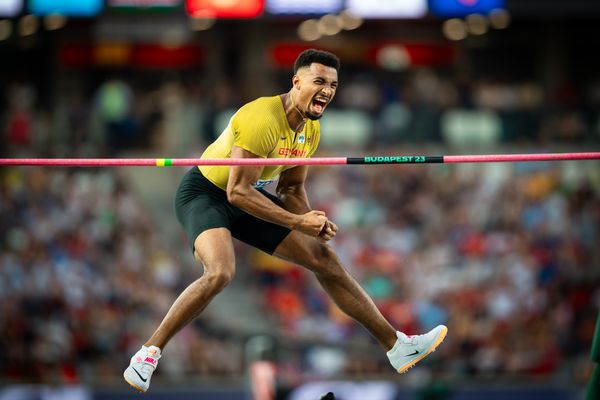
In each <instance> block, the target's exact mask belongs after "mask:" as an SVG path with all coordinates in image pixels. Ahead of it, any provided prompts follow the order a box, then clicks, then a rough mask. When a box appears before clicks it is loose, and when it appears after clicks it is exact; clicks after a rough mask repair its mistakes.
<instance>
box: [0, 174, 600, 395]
mask: <svg viewBox="0 0 600 400" xmlns="http://www.w3.org/2000/svg"><path fill="white" fill-rule="evenodd" d="M599 178H600V176H599V175H598V168H597V164H590V165H588V164H585V165H583V164H577V165H575V164H560V165H558V164H543V165H542V164H535V165H532V164H524V165H509V164H505V165H495V166H489V167H486V168H483V167H472V166H471V167H468V166H462V167H458V166H432V167H424V166H419V167H401V168H399V167H373V168H358V167H347V168H323V167H320V168H315V169H314V170H313V172H312V173H311V176H310V182H309V192H310V193H311V197H312V204H313V206H314V207H315V208H317V209H322V210H325V211H326V212H327V213H328V215H330V216H331V218H332V219H333V220H334V221H336V222H337V223H338V225H339V226H340V232H339V234H338V236H337V237H336V239H335V240H334V242H333V245H334V246H335V248H336V250H337V251H338V252H339V254H340V257H341V258H342V261H343V262H344V263H345V265H347V266H348V268H349V269H350V271H351V272H352V273H353V274H354V275H355V276H356V277H357V278H358V279H359V280H360V282H362V284H363V285H364V287H365V288H366V290H367V291H368V292H369V293H370V294H371V296H372V297H373V298H374V299H375V301H376V302H377V304H378V305H379V306H380V308H381V309H382V311H383V312H384V314H385V315H386V316H387V317H388V318H389V319H390V321H391V322H392V323H393V324H394V325H395V326H397V327H399V328H401V329H403V330H405V331H407V332H409V333H416V332H420V331H423V330H426V329H428V328H430V327H432V326H434V325H436V324H438V323H445V324H446V325H448V326H449V327H450V329H451V330H450V332H451V334H450V335H449V336H448V339H447V341H446V343H444V346H442V347H441V348H440V351H439V352H438V353H437V354H440V356H438V357H436V358H434V359H432V361H430V362H428V363H426V364H424V365H423V366H422V367H421V369H422V370H423V371H436V372H440V373H443V374H444V375H445V376H450V377H453V378H458V379H460V378H465V377H478V376H479V377H486V376H491V374H494V376H496V377H498V376H504V377H511V376H513V377H521V378H523V377H538V376H539V377H542V378H544V377H545V378H548V377H552V378H553V379H556V380H560V381H563V382H571V383H572V382H577V383H584V382H585V379H586V377H587V375H588V374H589V363H588V361H587V357H588V354H589V345H590V343H591V340H592V335H593V331H594V324H595V316H596V315H595V313H596V311H595V310H597V307H598V305H599V303H600V290H599V289H598V288H599V287H600V285H599V271H598V268H597V267H595V266H597V265H598V262H599V259H600V253H599V246H598V241H599V237H600V236H599V235H600V232H599V227H600V180H599ZM0 191H1V192H0V193H1V197H2V202H1V203H0V235H1V237H2V240H1V243H2V245H1V248H0V307H1V308H2V312H0V331H2V332H3V334H2V335H1V337H0V343H2V347H3V348H4V349H5V351H3V352H2V355H1V356H0V378H1V379H3V380H17V381H20V382H22V381H41V382H74V381H75V382H76V381H84V382H90V380H91V382H92V383H104V382H115V381H116V380H117V379H119V377H120V373H121V370H122V366H123V365H126V359H125V358H124V357H126V355H127V354H130V353H131V352H132V350H134V349H135V348H137V346H139V343H140V342H141V341H143V337H144V335H145V334H147V333H149V332H150V330H151V329H152V327H153V326H154V325H155V324H156V322H157V321H158V319H159V318H161V317H162V315H163V314H164V313H165V311H166V310H167V308H168V306H169V305H170V303H171V301H172V300H173V299H174V297H175V296H176V295H177V294H178V293H179V291H180V290H181V289H182V288H183V287H185V285H186V284H187V283H188V282H189V281H190V280H191V279H192V278H193V277H195V276H197V274H198V273H199V270H198V268H197V267H196V266H193V265H192V263H191V256H190V257H185V255H187V254H188V249H187V248H186V246H185V241H184V240H181V241H180V245H181V246H180V247H177V246H168V245H166V244H165V243H166V242H165V240H164V239H163V238H162V237H161V233H160V228H159V226H158V225H157V223H156V222H155V221H154V220H153V216H152V215H150V213H149V212H148V211H147V210H146V209H145V207H144V206H143V204H142V203H141V202H140V200H139V199H138V198H137V196H136V195H135V193H133V190H132V189H131V188H130V186H129V185H127V184H126V181H125V178H124V177H123V176H122V174H121V173H119V171H117V170H112V169H111V170H101V171H90V170H60V169H48V168H45V169H32V168H11V169H9V170H3V172H2V174H1V182H0ZM246 253H247V254H246V256H244V257H240V259H239V264H240V265H239V268H240V269H244V271H245V272H244V273H241V274H239V275H238V279H243V280H244V281H243V282H242V283H243V284H242V285H241V286H237V288H238V289H236V290H239V288H240V287H246V288H248V290H249V291H248V294H247V295H248V296H252V295H256V294H257V293H259V294H260V296H261V297H262V298H261V299H260V301H259V303H258V304H259V305H260V307H259V308H257V309H256V310H255V313H256V315H255V318H256V319H264V320H267V321H270V322H271V325H272V326H273V327H275V331H273V332H272V334H273V335H274V336H275V337H279V338H285V339H283V340H282V342H283V344H285V341H287V340H294V341H295V340H298V341H299V343H303V340H304V341H308V342H306V343H305V344H303V345H300V347H299V348H298V349H297V354H296V355H295V356H294V357H290V358H288V357H284V358H283V359H282V360H281V362H282V363H281V366H280V367H281V371H282V374H283V376H284V377H286V376H287V378H288V379H299V377H300V376H301V375H311V374H317V375H319V376H323V374H325V375H327V374H329V375H336V374H347V375H358V374H360V376H370V375H373V374H379V376H381V374H388V376H391V374H392V373H393V371H391V370H390V368H389V366H388V365H387V363H386V362H385V360H384V359H383V358H382V357H381V358H380V357H377V355H379V351H378V350H377V348H376V345H375V344H374V343H373V342H372V341H370V340H369V339H368V337H367V334H366V332H365V331H363V330H362V329H360V328H359V327H358V326H357V325H356V324H355V323H354V322H353V321H350V320H348V318H346V317H344V316H343V315H342V314H341V313H340V312H339V311H338V310H337V309H336V308H335V307H334V306H333V305H332V303H331V302H329V301H328V300H327V299H326V298H325V296H324V293H323V292H322V290H321V289H320V288H318V287H317V284H316V283H315V280H314V279H313V278H312V276H311V275H310V274H308V273H306V272H303V271H301V270H300V269H299V268H297V267H294V266H292V265H289V264H286V263H282V262H278V261H276V260H275V259H273V258H270V257H268V256H266V255H264V254H262V253H259V252H253V251H250V252H246ZM181 259H185V260H187V261H186V262H181ZM250 289H252V290H253V291H250ZM216 314H219V311H216ZM213 317H214V316H211V315H210V314H209V315H208V316H205V317H203V318H201V319H200V320H199V321H198V322H197V323H196V324H194V325H192V326H191V327H189V328H187V329H186V330H184V331H183V332H182V333H181V334H179V335H178V336H177V340H175V341H174V342H173V343H172V344H170V345H169V347H168V348H167V350H166V351H167V353H168V354H169V357H168V358H165V361H166V362H165V363H164V364H163V368H162V369H161V370H160V371H159V376H160V377H162V378H164V379H177V377H179V378H180V377H181V376H185V377H187V378H194V377H207V376H221V377H235V376H240V375H241V374H243V356H242V342H243V340H242V338H243V337H244V335H245V332H239V331H238V332H235V331H234V332H229V331H224V330H218V328H216V326H218V324H215V325H214V326H213V323H212V321H211V318H213ZM222 317H225V316H222ZM307 343H308V344H307ZM311 343H312V344H311ZM340 343H346V344H347V345H348V346H344V347H342V348H339V349H337V350H336V348H335V347H334V348H333V349H331V348H328V347H327V346H328V344H329V345H334V346H335V345H336V344H337V345H339V344H340ZM353 343H357V344H358V346H359V347H358V348H362V349H365V348H366V349H372V350H369V351H367V352H356V351H349V352H346V350H345V348H346V347H350V348H351V347H352V344H353ZM365 346H366V347H365ZM159 379H160V378H159Z"/></svg>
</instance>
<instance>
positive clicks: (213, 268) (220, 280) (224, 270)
mask: <svg viewBox="0 0 600 400" xmlns="http://www.w3.org/2000/svg"><path fill="white" fill-rule="evenodd" d="M234 276H235V265H234V264H233V263H223V264H218V265H214V264H213V265H205V266H204V275H203V277H204V279H206V280H207V281H208V284H209V285H210V286H211V287H212V288H214V289H216V290H222V289H223V288H225V286H227V285H228V284H229V283H230V282H231V281H232V280H233V278H234Z"/></svg>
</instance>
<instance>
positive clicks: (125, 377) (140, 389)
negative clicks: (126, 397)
mask: <svg viewBox="0 0 600 400" xmlns="http://www.w3.org/2000/svg"><path fill="white" fill-rule="evenodd" d="M123 379H125V382H127V383H129V385H130V386H131V387H133V388H134V389H136V390H137V391H139V392H140V393H146V391H145V390H144V389H142V388H141V387H139V386H138V385H136V384H135V383H133V382H131V381H130V380H129V378H128V377H127V371H125V372H123Z"/></svg>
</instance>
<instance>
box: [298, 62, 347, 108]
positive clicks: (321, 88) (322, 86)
mask: <svg viewBox="0 0 600 400" xmlns="http://www.w3.org/2000/svg"><path fill="white" fill-rule="evenodd" d="M337 79H338V76H337V71H336V69H335V68H333V67H327V66H325V65H323V64H318V63H312V64H310V66H308V67H302V68H300V69H298V72H297V73H296V75H294V77H293V78H292V83H293V85H294V87H293V89H292V90H293V101H294V103H295V104H296V107H298V108H299V109H300V111H302V112H303V113H304V115H305V116H306V117H307V118H310V119H312V120H316V119H319V118H321V117H322V116H323V111H325V108H326V107H327V105H328V104H329V102H330V101H331V100H332V99H333V96H335V92H336V90H337V85H338V81H337Z"/></svg>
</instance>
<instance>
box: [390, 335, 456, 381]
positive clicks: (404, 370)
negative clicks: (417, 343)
mask: <svg viewBox="0 0 600 400" xmlns="http://www.w3.org/2000/svg"><path fill="white" fill-rule="evenodd" d="M447 333H448V328H447V327H444V329H442V331H441V332H440V334H439V335H438V337H437V339H435V342H433V344H432V345H431V347H429V350H427V352H426V353H423V354H421V355H420V356H419V357H418V358H415V359H414V360H412V361H411V362H410V363H408V364H406V365H405V366H403V367H402V368H399V369H398V372H399V373H401V374H403V373H405V372H406V371H408V370H409V369H410V368H412V367H413V366H414V365H415V364H416V363H418V362H419V361H421V360H422V359H424V358H425V357H427V356H428V355H429V354H431V353H433V352H434V351H435V349H436V348H437V347H438V346H439V345H440V343H442V342H443V341H444V339H445V338H446V334H447Z"/></svg>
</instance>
